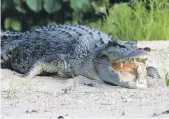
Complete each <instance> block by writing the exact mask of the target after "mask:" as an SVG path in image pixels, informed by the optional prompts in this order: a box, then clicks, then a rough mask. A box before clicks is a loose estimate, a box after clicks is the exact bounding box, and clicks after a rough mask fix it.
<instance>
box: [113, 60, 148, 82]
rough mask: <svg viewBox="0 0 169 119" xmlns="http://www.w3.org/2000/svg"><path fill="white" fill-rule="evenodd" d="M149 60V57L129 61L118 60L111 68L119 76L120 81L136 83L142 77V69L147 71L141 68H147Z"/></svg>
mask: <svg viewBox="0 0 169 119" xmlns="http://www.w3.org/2000/svg"><path fill="white" fill-rule="evenodd" d="M147 59H148V58H147V57H135V58H132V59H127V60H126V59H125V60H123V59H120V58H118V59H116V60H115V61H114V62H112V65H111V67H112V70H113V71H115V72H116V73H117V74H118V75H119V77H120V80H124V81H136V80H137V79H138V77H139V75H140V74H139V73H140V69H141V70H145V69H143V68H146V67H141V66H145V63H146V60H147ZM141 75H143V74H141ZM144 75H146V74H144Z"/></svg>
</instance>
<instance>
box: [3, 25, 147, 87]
mask: <svg viewBox="0 0 169 119" xmlns="http://www.w3.org/2000/svg"><path fill="white" fill-rule="evenodd" d="M1 38H2V44H1V50H2V52H1V60H2V62H1V64H2V65H4V67H5V66H7V67H8V68H9V67H10V68H11V69H13V70H15V71H18V72H20V73H23V74H24V75H25V76H26V78H33V77H34V76H36V75H39V74H42V73H43V72H47V73H57V74H58V75H59V76H61V77H73V76H78V75H83V76H85V77H88V78H90V79H101V80H103V81H105V82H108V83H111V84H115V85H119V86H122V87H128V88H145V87H147V80H146V67H144V66H145V65H144V64H142V63H141V62H136V60H135V58H137V57H140V56H145V55H146V52H145V51H143V50H141V49H138V48H137V46H136V43H134V42H127V43H124V42H120V41H117V40H114V39H113V38H112V37H110V36H109V35H107V34H105V33H103V32H101V31H98V30H96V29H93V28H90V27H88V26H83V25H68V24H67V25H48V26H46V27H38V28H36V29H34V30H32V31H27V32H24V33H19V32H9V31H7V32H2V33H1ZM118 59H120V60H118ZM133 61H135V62H133ZM123 63H125V64H126V65H122V64H123ZM111 64H113V67H116V69H115V68H110V67H111ZM135 65H137V66H138V67H139V68H135V67H134V68H133V66H135ZM119 66H120V67H119ZM126 67H128V68H129V69H130V70H137V73H133V72H128V71H129V70H126ZM140 67H141V68H140ZM110 69H111V70H110ZM119 69H120V72H119ZM140 69H141V70H140ZM143 71H144V73H145V74H144V73H143ZM123 77H125V78H126V77H127V78H129V79H131V80H132V81H131V80H124V79H123Z"/></svg>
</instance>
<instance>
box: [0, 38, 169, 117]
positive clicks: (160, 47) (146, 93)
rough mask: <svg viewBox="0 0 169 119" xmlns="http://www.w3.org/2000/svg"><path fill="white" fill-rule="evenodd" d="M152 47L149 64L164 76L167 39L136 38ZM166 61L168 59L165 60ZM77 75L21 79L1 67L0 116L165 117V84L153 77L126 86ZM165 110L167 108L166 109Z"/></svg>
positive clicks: (168, 95)
mask: <svg viewBox="0 0 169 119" xmlns="http://www.w3.org/2000/svg"><path fill="white" fill-rule="evenodd" d="M139 46H140V47H150V48H152V49H153V50H152V52H151V59H150V61H149V65H150V66H154V67H156V68H158V70H159V72H160V75H161V76H162V77H163V78H164V76H165V74H166V73H167V72H168V73H169V50H167V47H169V41H164V42H163V41H160V42H139ZM167 61H168V62H167ZM90 82H91V80H89V79H87V78H85V77H82V76H79V77H76V78H73V79H63V78H59V77H57V76H48V77H47V76H38V77H36V78H34V79H32V80H26V79H25V80H23V79H21V78H20V77H19V74H17V73H16V72H13V71H11V70H8V69H2V70H1V116H2V118H21V117H22V118H58V117H59V116H60V117H61V116H63V117H65V118H108V117H109V118H110V117H120V118H127V117H137V118H138V117H142V118H145V117H166V118H169V88H167V87H166V86H162V85H161V84H160V82H164V80H162V79H161V80H160V79H158V80H157V81H155V84H154V85H155V86H154V87H151V88H146V89H126V88H121V87H118V86H111V85H108V84H101V83H98V82H97V81H95V83H94V85H90ZM167 110H168V111H167Z"/></svg>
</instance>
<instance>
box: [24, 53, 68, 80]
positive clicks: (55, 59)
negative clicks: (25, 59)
mask: <svg viewBox="0 0 169 119" xmlns="http://www.w3.org/2000/svg"><path fill="white" fill-rule="evenodd" d="M67 71H68V67H67V63H66V61H65V59H64V57H62V56H60V55H50V56H48V57H43V58H41V59H39V60H38V61H37V62H36V63H35V64H33V66H32V67H31V69H30V70H29V72H27V73H26V74H24V77H25V78H28V79H31V78H33V77H35V76H37V75H39V74H42V73H43V72H47V73H57V74H58V75H59V76H60V77H69V76H68V75H67Z"/></svg>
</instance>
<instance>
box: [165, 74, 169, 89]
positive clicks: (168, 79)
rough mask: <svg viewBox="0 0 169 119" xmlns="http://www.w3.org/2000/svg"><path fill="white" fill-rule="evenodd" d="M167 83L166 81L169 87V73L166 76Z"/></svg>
mask: <svg viewBox="0 0 169 119" xmlns="http://www.w3.org/2000/svg"><path fill="white" fill-rule="evenodd" d="M165 81H166V84H167V86H169V74H168V73H167V74H166V76H165Z"/></svg>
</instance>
